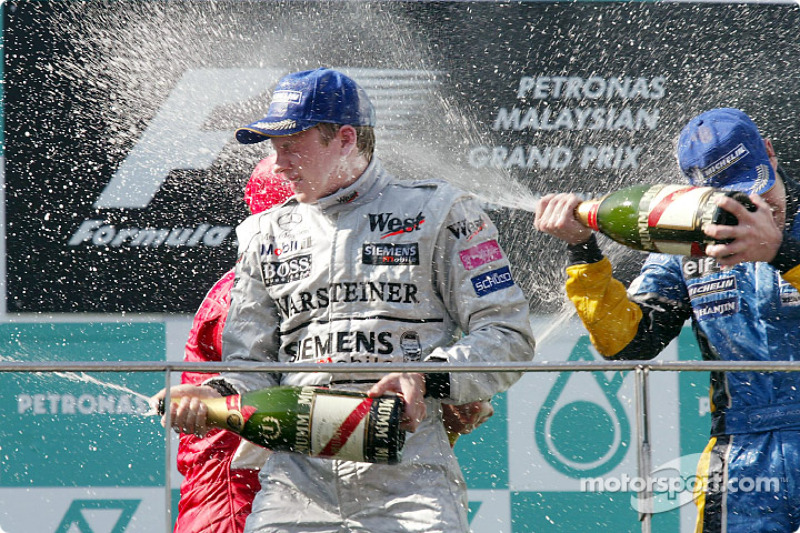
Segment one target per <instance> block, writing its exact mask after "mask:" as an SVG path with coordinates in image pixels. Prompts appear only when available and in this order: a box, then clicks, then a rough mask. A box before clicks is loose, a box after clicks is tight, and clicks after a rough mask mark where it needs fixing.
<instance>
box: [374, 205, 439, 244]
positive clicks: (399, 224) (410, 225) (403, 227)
mask: <svg viewBox="0 0 800 533" xmlns="http://www.w3.org/2000/svg"><path fill="white" fill-rule="evenodd" d="M424 222H425V216H424V215H423V214H422V211H420V212H419V213H418V214H417V216H416V217H414V218H400V217H395V216H392V213H378V214H374V213H370V214H369V230H370V231H376V230H377V231H380V232H381V239H385V238H386V237H392V236H394V235H402V234H403V233H411V232H412V231H417V230H418V229H420V226H422V224H423V223H424Z"/></svg>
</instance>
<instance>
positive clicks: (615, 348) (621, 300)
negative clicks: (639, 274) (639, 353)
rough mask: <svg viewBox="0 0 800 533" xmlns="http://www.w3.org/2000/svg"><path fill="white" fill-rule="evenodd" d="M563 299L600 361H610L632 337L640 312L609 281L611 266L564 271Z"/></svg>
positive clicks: (613, 281) (601, 263) (604, 261)
mask: <svg viewBox="0 0 800 533" xmlns="http://www.w3.org/2000/svg"><path fill="white" fill-rule="evenodd" d="M566 288H567V296H568V297H569V299H570V300H572V303H573V304H574V305H575V309H576V310H577V311H578V316H579V317H580V318H581V321H583V325H584V326H585V327H586V329H587V330H588V332H589V338H590V339H591V341H592V344H593V345H594V347H595V348H597V351H598V352H600V354H601V355H602V356H603V357H607V358H613V356H614V355H616V354H617V353H619V351H620V350H622V349H623V348H624V347H625V346H627V345H628V343H630V342H631V340H633V338H634V336H636V331H637V330H638V329H639V321H640V320H641V319H642V310H641V308H640V307H639V306H638V305H636V304H635V303H633V302H631V301H630V300H629V299H628V294H627V292H626V291H625V286H624V285H622V283H620V282H619V281H617V280H616V279H614V278H613V277H611V262H610V261H609V260H608V258H606V257H604V258H603V259H602V260H601V261H598V262H597V263H589V264H579V265H570V266H568V267H567V285H566Z"/></svg>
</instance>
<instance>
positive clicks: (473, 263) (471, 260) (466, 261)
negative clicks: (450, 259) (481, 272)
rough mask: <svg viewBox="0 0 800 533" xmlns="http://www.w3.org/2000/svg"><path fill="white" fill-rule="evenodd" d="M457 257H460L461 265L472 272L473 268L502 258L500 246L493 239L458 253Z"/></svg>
mask: <svg viewBox="0 0 800 533" xmlns="http://www.w3.org/2000/svg"><path fill="white" fill-rule="evenodd" d="M458 255H459V256H460V257H461V263H462V264H463V265H464V268H466V269H467V270H472V269H473V268H478V267H479V266H481V265H485V264H486V263H491V262H492V261H497V260H498V259H502V258H503V252H502V251H501V250H500V245H499V244H497V241H496V240H494V239H492V240H491V241H486V242H482V243H480V244H479V245H477V246H473V247H472V248H467V249H466V250H463V251H461V252H459V253H458Z"/></svg>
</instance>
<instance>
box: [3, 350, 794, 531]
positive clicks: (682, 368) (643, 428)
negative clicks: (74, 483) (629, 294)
mask: <svg viewBox="0 0 800 533" xmlns="http://www.w3.org/2000/svg"><path fill="white" fill-rule="evenodd" d="M446 368H447V371H448V372H608V371H620V372H626V371H627V372H633V373H634V393H635V395H634V402H635V404H636V405H635V417H636V439H637V444H638V445H637V448H636V454H637V471H638V472H637V474H638V476H639V478H640V479H644V480H647V482H646V483H645V484H644V485H645V487H646V488H645V489H644V490H643V491H640V492H639V493H638V497H639V499H640V500H639V501H642V502H644V505H645V508H644V509H640V510H639V520H640V522H641V524H642V532H643V533H650V532H651V530H652V515H653V513H652V496H653V494H652V490H651V483H650V470H651V458H652V448H651V442H650V421H649V416H650V408H649V379H650V373H651V372H723V371H728V372H731V371H734V372H735V371H751V372H798V371H800V361H735V362H734V361H571V362H503V363H492V364H486V363H483V364H467V363H454V364H448V365H447V367H446ZM330 371H331V365H330V364H318V363H249V362H247V363H245V362H240V363H224V362H203V363H193V362H166V361H164V362H161V361H118V362H113V361H73V362H44V361H0V373H4V372H111V373H120V372H164V373H165V386H166V388H167V391H169V387H170V386H171V384H172V373H173V372H202V373H218V372H293V373H294V372H330ZM336 371H337V373H339V372H343V373H347V372H350V373H356V374H357V373H381V372H387V373H389V372H423V373H425V372H441V371H442V365H440V364H432V363H371V364H364V363H338V364H337V365H336ZM166 402H167V403H168V402H169V396H167V398H166ZM167 416H169V411H167ZM167 426H169V420H167ZM171 455H172V454H171V438H170V432H169V431H167V432H165V457H166V469H165V472H166V474H165V490H166V504H165V505H166V529H165V531H167V532H169V531H172V516H171V515H172V491H171V488H172V480H171V473H172V464H171V460H172V459H171Z"/></svg>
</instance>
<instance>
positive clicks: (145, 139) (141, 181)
mask: <svg viewBox="0 0 800 533" xmlns="http://www.w3.org/2000/svg"><path fill="white" fill-rule="evenodd" d="M284 73H285V72H284V71H283V70H279V69H269V68H268V69H222V68H220V69H199V70H188V71H186V72H185V73H184V74H183V76H182V77H181V79H180V81H178V84H177V85H176V86H175V88H174V89H173V90H172V92H171V93H170V95H169V97H167V100H166V101H165V102H164V104H163V105H162V106H161V108H160V109H159V110H158V113H156V116H155V117H154V118H153V120H152V121H151V122H150V124H149V125H148V126H147V129H146V130H145V131H144V133H143V134H142V137H141V139H139V142H138V143H137V144H136V146H135V147H134V148H133V150H132V151H131V153H130V154H128V157H126V158H125V160H124V161H123V162H122V164H121V165H120V167H119V169H117V171H116V172H115V173H114V176H113V177H112V178H111V181H110V182H109V183H108V185H107V186H106V188H105V190H104V191H103V192H102V193H101V194H100V197H99V198H98V199H97V201H96V202H95V203H94V207H95V208H96V209H114V208H116V209H121V208H128V209H141V208H143V207H147V205H148V204H149V203H150V201H151V200H152V199H153V197H154V196H155V195H156V193H157V192H158V190H159V189H160V188H161V185H162V184H163V183H164V181H165V180H166V179H167V176H169V173H170V171H171V170H173V169H207V168H209V167H210V166H211V164H212V163H213V162H214V160H215V159H216V158H217V156H218V155H219V153H220V152H221V151H222V149H223V147H224V146H225V145H226V144H227V143H228V142H230V141H231V140H232V139H233V131H203V124H204V123H205V122H206V120H207V119H208V118H209V116H210V115H211V113H212V112H213V111H214V110H215V109H217V108H218V107H219V106H223V105H229V104H234V103H236V102H240V101H243V100H247V99H249V98H253V97H255V96H257V95H258V94H260V93H262V92H264V91H265V90H266V89H267V88H269V87H272V86H274V85H275V83H276V82H277V81H278V79H279V78H280V76H281V75H283V74H284ZM267 103H268V102H265V103H264V111H265V112H266V107H267Z"/></svg>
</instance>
